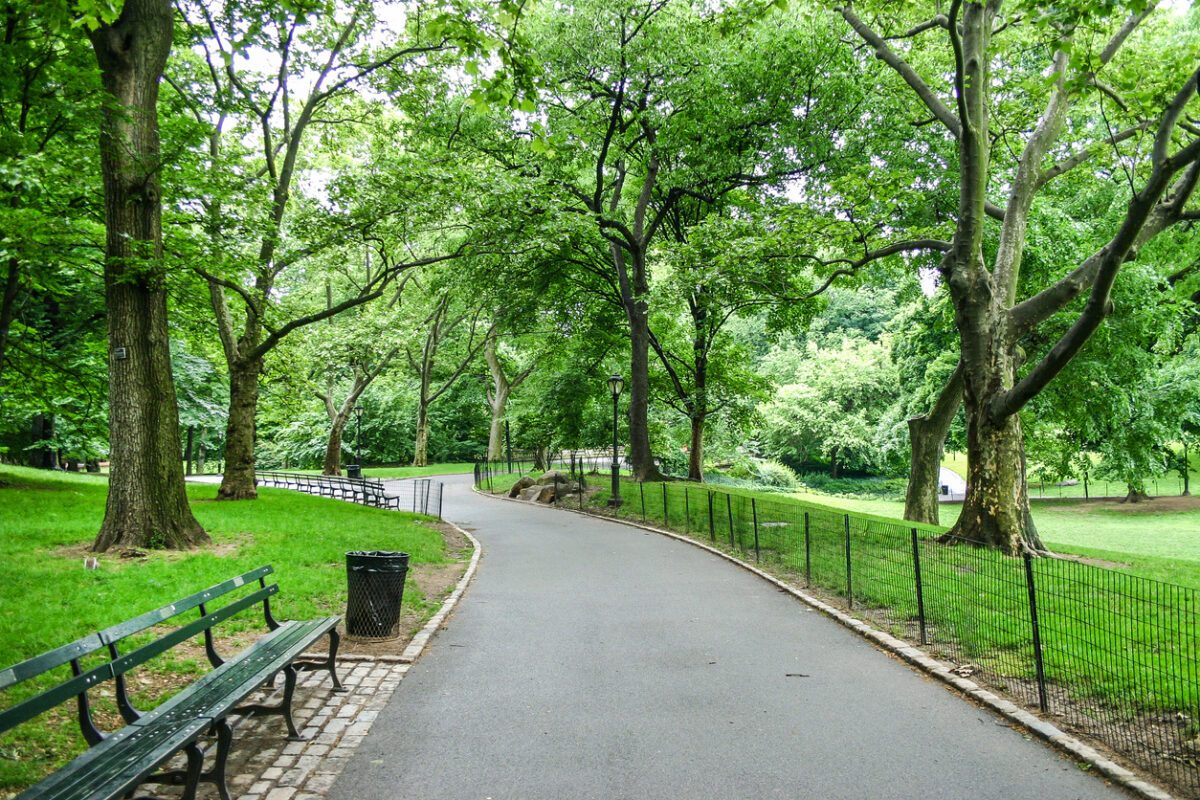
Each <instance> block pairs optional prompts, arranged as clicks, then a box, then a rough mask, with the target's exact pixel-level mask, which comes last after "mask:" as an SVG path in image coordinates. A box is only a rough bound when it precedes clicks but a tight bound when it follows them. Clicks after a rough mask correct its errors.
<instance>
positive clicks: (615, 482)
mask: <svg viewBox="0 0 1200 800" xmlns="http://www.w3.org/2000/svg"><path fill="white" fill-rule="evenodd" d="M608 388H609V389H610V390H612V399H613V460H612V496H611V497H610V498H609V499H608V504H609V505H610V506H612V507H613V508H619V507H620V505H621V464H620V462H619V461H618V460H617V398H619V397H620V396H621V390H622V389H623V388H625V380H624V379H623V378H622V377H621V376H620V375H615V374H614V375H613V376H612V377H610V378H609V379H608Z"/></svg>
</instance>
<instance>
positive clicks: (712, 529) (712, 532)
mask: <svg viewBox="0 0 1200 800" xmlns="http://www.w3.org/2000/svg"><path fill="white" fill-rule="evenodd" d="M712 498H713V493H712V492H709V493H708V538H710V539H712V540H713V544H716V543H717V529H716V526H714V525H713V502H712Z"/></svg>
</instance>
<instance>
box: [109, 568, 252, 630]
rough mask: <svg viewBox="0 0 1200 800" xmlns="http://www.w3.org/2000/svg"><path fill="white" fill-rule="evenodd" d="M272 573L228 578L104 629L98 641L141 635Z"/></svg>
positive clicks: (248, 574)
mask: <svg viewBox="0 0 1200 800" xmlns="http://www.w3.org/2000/svg"><path fill="white" fill-rule="evenodd" d="M274 571H275V570H274V569H273V568H272V567H271V566H270V565H267V566H265V567H259V568H258V569H255V570H251V571H250V572H247V573H246V574H244V575H239V576H237V577H236V578H230V579H229V580H227V581H222V582H221V583H218V584H216V585H215V586H210V587H208V588H207V589H205V590H204V591H202V592H196V593H195V594H193V595H189V596H187V597H185V598H183V599H182V600H178V601H176V602H174V603H171V604H170V605H165V606H162V607H161V608H156V609H154V610H153V611H147V612H146V613H145V614H141V615H139V616H136V617H134V618H133V619H130V620H126V621H125V622H122V623H120V624H119V625H113V626H112V627H110V628H105V629H104V630H102V631H100V639H101V640H102V641H103V642H104V644H112V643H113V642H117V641H120V640H121V639H124V638H126V637H127V636H132V635H133V634H135V633H141V632H142V631H144V630H146V629H147V628H152V627H154V626H155V625H158V624H159V623H161V622H164V621H165V620H168V619H170V618H171V617H174V616H177V615H179V614H182V613H183V612H185V611H191V610H192V609H193V608H196V607H198V606H199V605H200V604H201V603H207V602H209V601H210V600H213V599H215V598H217V597H220V596H221V595H224V594H228V593H229V592H232V591H233V590H234V589H238V588H240V587H242V586H245V585H246V584H249V583H253V582H254V581H257V580H260V579H261V578H265V577H266V576H267V575H270V574H271V573H273V572H274Z"/></svg>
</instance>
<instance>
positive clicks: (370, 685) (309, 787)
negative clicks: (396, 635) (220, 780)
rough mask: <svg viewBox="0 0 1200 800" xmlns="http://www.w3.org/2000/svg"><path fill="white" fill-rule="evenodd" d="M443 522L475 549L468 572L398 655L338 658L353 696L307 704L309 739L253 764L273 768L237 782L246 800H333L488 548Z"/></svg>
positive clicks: (309, 681) (312, 681)
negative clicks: (340, 782)
mask: <svg viewBox="0 0 1200 800" xmlns="http://www.w3.org/2000/svg"><path fill="white" fill-rule="evenodd" d="M443 522H445V523H446V524H447V525H449V526H450V527H452V528H454V529H455V530H456V531H458V532H459V533H461V534H462V535H463V536H464V537H465V538H466V539H467V540H468V541H470V542H471V545H472V547H473V548H474V550H473V552H472V554H471V560H470V563H468V565H467V569H466V571H465V572H464V573H463V575H462V577H461V578H459V580H458V583H457V584H456V585H455V587H454V590H453V591H452V592H451V593H450V594H449V596H447V597H446V599H445V600H444V601H443V602H442V605H441V608H439V609H438V611H437V613H436V614H434V615H433V617H431V618H430V619H429V621H428V622H426V623H425V625H424V626H423V627H422V628H421V630H420V631H418V632H417V634H416V635H415V636H414V637H413V638H412V639H411V640H410V641H409V643H408V645H407V646H406V647H405V649H404V652H403V653H401V654H400V655H398V656H370V655H361V654H349V655H345V656H338V663H339V664H346V665H347V666H348V667H349V669H345V670H342V672H343V673H344V676H343V679H342V682H343V683H344V684H345V686H346V688H347V689H348V690H349V691H347V692H346V693H344V694H331V695H330V696H329V697H325V698H322V697H320V696H315V695H314V696H312V697H308V698H306V699H305V702H304V704H303V708H304V710H305V714H306V715H307V716H308V717H309V718H308V719H307V720H305V722H304V723H303V724H302V727H301V731H302V733H303V734H304V736H305V739H304V740H303V741H294V742H287V743H286V744H284V745H282V746H281V747H278V748H273V749H271V750H268V751H266V752H263V753H261V754H260V755H258V756H257V757H255V758H253V759H251V761H252V763H266V764H269V766H265V768H263V769H262V771H261V773H260V774H258V775H256V776H253V777H250V776H245V777H240V776H239V777H238V778H235V780H237V781H246V782H247V784H248V785H247V786H246V787H245V788H244V789H242V787H237V788H236V789H235V791H237V793H238V794H239V796H240V797H241V800H323V799H324V798H325V797H327V796H328V793H329V791H330V790H331V789H332V788H333V785H334V783H335V782H336V781H337V778H338V776H340V775H341V773H342V770H343V769H344V768H345V765H346V763H347V762H348V761H349V759H350V756H351V755H352V754H353V753H354V751H355V750H356V749H357V748H358V746H359V745H360V744H361V743H362V741H363V737H365V736H366V735H367V733H369V732H370V730H371V726H372V724H373V723H374V722H375V719H376V718H377V717H378V715H379V713H380V711H382V710H383V707H384V706H386V705H387V703H388V701H389V700H390V699H391V697H392V694H393V693H394V692H395V691H396V689H397V688H398V687H399V685H400V681H401V680H402V679H403V678H404V676H405V675H406V674H408V670H409V669H411V667H412V665H413V663H414V662H415V661H416V660H417V659H418V658H420V656H421V654H422V653H424V651H425V649H426V648H427V647H428V646H429V642H430V640H431V639H432V638H433V636H434V635H435V634H436V633H437V631H438V630H439V629H440V628H441V627H442V626H443V625H445V624H446V620H447V618H448V617H449V616H450V614H451V612H453V610H454V607H455V606H456V605H458V601H459V600H460V599H462V596H463V593H464V592H465V591H466V590H467V587H468V586H469V585H470V583H471V580H472V579H473V578H474V577H475V573H476V571H477V568H478V566H479V560H480V558H481V557H482V556H483V546H482V545H481V544H480V543H479V540H478V539H476V538H475V537H474V536H472V535H471V534H470V532H468V531H466V530H464V529H463V528H462V527H460V526H458V525H455V524H454V523H453V522H450V521H448V520H443ZM304 657H306V658H307V657H312V658H316V659H323V658H324V657H325V656H324V654H321V653H311V654H305V656H304ZM323 675H324V673H323V672H311V673H307V674H306V680H305V686H304V688H308V689H316V687H317V685H318V684H320V683H321V682H322V680H323ZM310 676H311V677H310ZM238 790H240V791H238Z"/></svg>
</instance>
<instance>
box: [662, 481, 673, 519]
mask: <svg viewBox="0 0 1200 800" xmlns="http://www.w3.org/2000/svg"><path fill="white" fill-rule="evenodd" d="M662 490H663V527H664V528H670V527H671V520H670V518H669V517H668V516H667V482H666V481H663V484H662Z"/></svg>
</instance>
